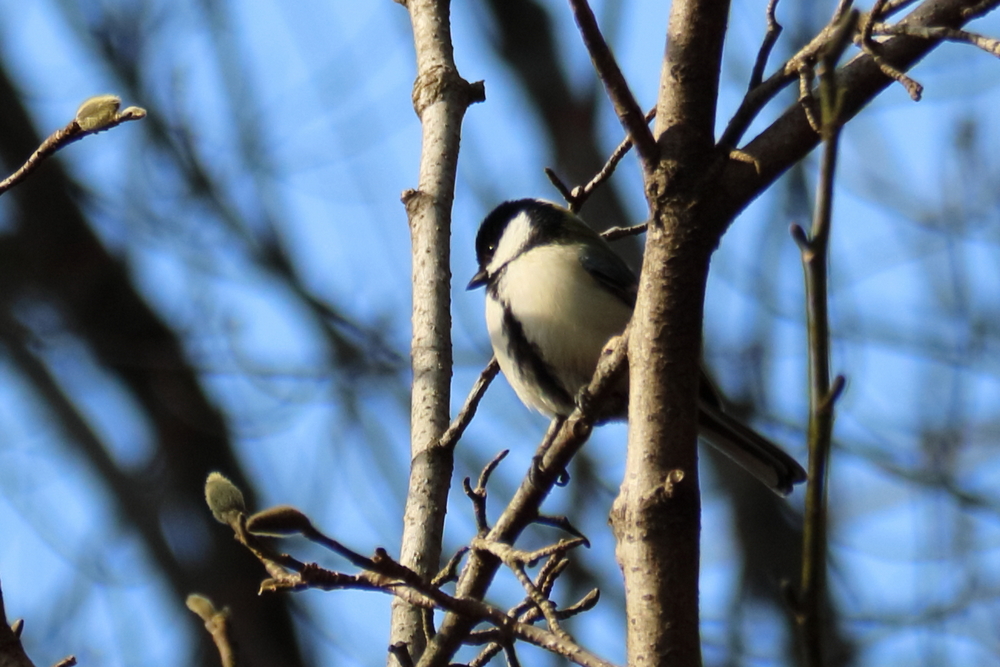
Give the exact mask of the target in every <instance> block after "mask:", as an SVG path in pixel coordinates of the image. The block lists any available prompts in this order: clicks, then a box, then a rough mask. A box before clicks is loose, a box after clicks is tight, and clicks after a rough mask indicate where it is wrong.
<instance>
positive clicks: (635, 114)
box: [569, 0, 660, 175]
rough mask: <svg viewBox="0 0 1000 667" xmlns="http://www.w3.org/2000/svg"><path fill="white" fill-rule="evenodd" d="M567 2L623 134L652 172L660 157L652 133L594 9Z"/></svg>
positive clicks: (582, 2) (580, 2)
mask: <svg viewBox="0 0 1000 667" xmlns="http://www.w3.org/2000/svg"><path fill="white" fill-rule="evenodd" d="M569 4H570V7H572V9H573V16H574V18H575V19H576V24H577V26H579V28H580V34H581V36H582V37H583V43H584V45H585V46H586V47H587V51H588V52H589V53H590V60H591V62H593V63H594V69H595V70H597V74H598V76H599V77H600V78H601V81H602V82H603V83H604V89H605V90H606V91H607V93H608V97H610V98H611V103H612V104H613V105H614V107H615V113H616V114H618V120H619V121H621V124H622V127H624V128H625V132H626V134H627V135H628V137H629V138H630V139H631V140H632V143H633V144H635V147H636V151H637V152H638V153H639V162H640V163H641V164H642V170H643V173H645V174H647V175H648V174H652V173H653V169H654V168H655V167H656V165H657V164H658V163H659V161H660V150H659V148H658V147H657V145H656V141H655V140H654V139H653V133H652V132H650V131H649V127H647V125H646V121H645V118H644V116H643V113H642V109H640V108H639V104H638V103H637V102H636V101H635V96H633V95H632V91H631V90H629V87H628V82H626V81H625V76H624V75H623V74H622V71H621V69H620V68H619V67H618V63H617V62H616V61H615V57H614V55H612V53H611V49H609V48H608V44H607V42H605V41H604V36H603V35H602V34H601V29H600V28H599V27H598V25H597V19H596V18H594V12H593V11H592V10H591V9H590V5H589V4H588V3H587V0H569Z"/></svg>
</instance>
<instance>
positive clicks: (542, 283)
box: [486, 245, 632, 415]
mask: <svg viewBox="0 0 1000 667" xmlns="http://www.w3.org/2000/svg"><path fill="white" fill-rule="evenodd" d="M579 252H580V250H579V247H577V246H573V245H543V246H538V247H536V248H532V249H530V250H528V251H527V252H525V253H523V254H522V255H520V256H519V257H517V259H515V260H514V261H512V262H510V263H509V264H507V266H506V268H505V270H504V274H503V275H502V276H501V278H500V281H499V282H498V284H497V295H498V297H499V302H498V301H497V300H495V299H493V298H488V299H487V300H486V324H487V327H488V329H489V332H490V340H491V341H492V343H493V349H494V351H496V353H497V360H498V361H499V362H500V368H501V370H503V372H504V375H505V376H506V377H507V379H508V381H509V382H510V384H511V386H512V387H513V388H514V391H515V392H517V395H518V396H519V397H520V398H521V400H522V401H523V402H524V403H526V404H527V405H529V406H530V407H532V408H534V409H536V410H538V411H540V412H543V413H545V414H548V415H552V414H565V412H566V406H565V405H560V404H558V403H557V401H555V400H554V398H553V397H551V396H546V395H544V394H543V392H541V391H540V390H539V388H538V387H537V386H535V384H534V383H533V382H531V381H530V378H528V377H525V375H524V374H523V373H522V372H520V370H519V364H518V363H517V362H516V360H514V359H512V358H510V355H509V352H508V345H507V340H506V337H505V333H504V330H503V307H504V304H507V305H508V306H509V308H510V309H511V312H512V314H513V316H514V317H515V318H516V319H517V320H518V321H519V322H520V323H521V326H522V328H523V330H524V334H525V337H526V338H527V339H528V341H529V342H530V343H532V344H533V345H534V346H535V347H536V348H537V349H538V350H539V351H540V352H541V356H542V358H543V360H544V361H545V362H546V363H547V364H548V366H549V367H550V368H551V369H552V371H553V373H554V375H555V376H556V377H557V379H558V380H559V382H560V384H561V385H562V386H563V387H564V388H565V389H566V390H567V391H568V392H569V394H570V396H571V397H575V396H576V393H577V392H578V391H579V390H580V389H581V388H582V387H583V386H584V384H586V383H587V382H589V381H590V378H591V376H592V375H593V373H594V369H595V368H596V366H597V361H598V358H599V357H600V354H601V350H603V348H604V346H605V344H606V343H607V342H608V340H609V339H610V338H611V337H612V336H615V335H617V334H619V333H621V331H622V330H623V329H624V328H625V325H626V324H627V323H628V320H629V317H631V315H632V309H631V308H630V307H629V306H628V305H627V304H625V303H623V302H622V301H621V300H620V299H619V298H617V297H616V296H615V295H614V294H612V293H611V292H609V291H608V290H607V289H606V288H604V287H603V286H602V285H601V284H600V283H599V282H598V281H597V279H595V278H594V277H593V276H592V275H591V274H590V273H588V272H587V271H586V270H585V269H584V268H583V266H582V265H581V264H580V259H579Z"/></svg>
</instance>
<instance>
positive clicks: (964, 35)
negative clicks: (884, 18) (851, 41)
mask: <svg viewBox="0 0 1000 667" xmlns="http://www.w3.org/2000/svg"><path fill="white" fill-rule="evenodd" d="M872 32H873V33H874V34H877V35H909V36H910V37H921V38H923V39H943V40H946V41H949V42H960V43H964V44H971V45H972V46H975V47H977V48H980V49H982V50H983V51H986V52H987V53H989V54H990V55H993V56H997V57H1000V40H997V39H994V38H993V37H987V36H985V35H980V34H978V33H974V32H969V31H968V30H959V29H957V28H946V27H944V26H918V25H908V24H905V23H895V24H890V23H875V24H873V25H872Z"/></svg>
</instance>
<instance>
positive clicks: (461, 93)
mask: <svg viewBox="0 0 1000 667" xmlns="http://www.w3.org/2000/svg"><path fill="white" fill-rule="evenodd" d="M412 99H413V109H414V111H416V112H417V116H419V117H423V114H424V110H425V109H426V108H427V107H429V106H431V105H432V104H436V103H438V102H444V101H450V102H452V103H455V104H458V105H460V107H461V108H462V110H463V111H464V110H465V108H467V107H468V106H469V105H471V104H475V103H476V102H484V101H486V85H485V84H484V83H483V82H482V81H476V82H475V83H469V82H468V81H466V80H465V79H463V78H462V77H461V76H459V74H458V72H457V71H455V69H454V68H453V67H448V66H445V65H437V66H434V67H430V68H428V69H427V70H425V71H423V72H421V73H420V74H418V75H417V80H416V81H414V82H413V93H412Z"/></svg>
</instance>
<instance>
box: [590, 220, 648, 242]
mask: <svg viewBox="0 0 1000 667" xmlns="http://www.w3.org/2000/svg"><path fill="white" fill-rule="evenodd" d="M648 228H649V222H648V221H646V222H640V223H639V224H638V225H631V226H630V227H609V228H607V229H605V230H604V231H603V232H601V236H603V237H604V240H605V241H616V240H618V239H622V238H625V237H626V236H638V235H639V234H645V233H646V230H647V229H648Z"/></svg>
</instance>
